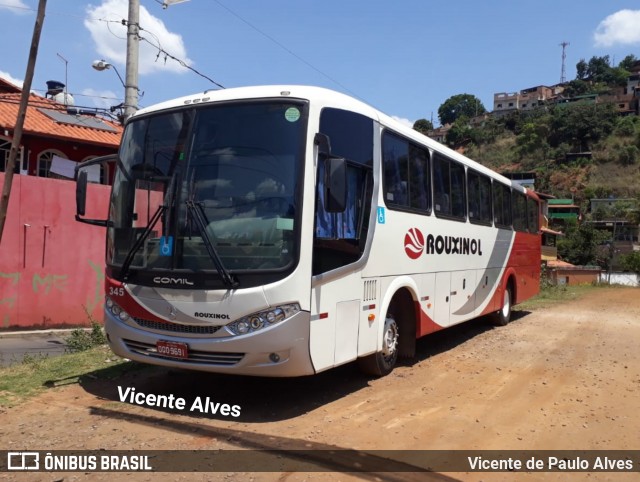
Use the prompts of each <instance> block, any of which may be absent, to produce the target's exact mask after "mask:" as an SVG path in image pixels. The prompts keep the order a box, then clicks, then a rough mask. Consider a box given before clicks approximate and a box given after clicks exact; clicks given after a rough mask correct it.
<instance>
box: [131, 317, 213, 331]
mask: <svg viewBox="0 0 640 482" xmlns="http://www.w3.org/2000/svg"><path fill="white" fill-rule="evenodd" d="M131 319H132V320H133V321H134V322H135V323H136V324H137V325H138V326H140V327H142V328H147V329H149V330H155V331H168V332H171V333H185V334H189V335H213V334H214V333H216V332H217V331H218V330H219V329H220V328H222V327H221V326H211V325H182V324H180V323H171V322H169V321H167V322H160V321H151V320H145V319H144V318H137V317H132V318H131Z"/></svg>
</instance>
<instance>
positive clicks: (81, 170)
mask: <svg viewBox="0 0 640 482" xmlns="http://www.w3.org/2000/svg"><path fill="white" fill-rule="evenodd" d="M117 158H118V156H117V154H111V155H108V156H102V157H97V158H95V159H90V160H88V161H85V162H81V163H80V164H78V165H77V166H76V168H75V179H76V221H78V222H81V223H85V224H92V225H94V226H102V227H106V226H107V225H108V221H107V220H106V219H85V218H83V217H82V216H84V215H85V213H86V208H87V193H88V189H89V187H88V186H89V171H90V170H91V169H90V168H91V167H92V166H98V165H100V164H108V163H115V161H116V159H117ZM105 172H106V169H105ZM94 178H95V179H98V178H99V174H96V175H95V176H94Z"/></svg>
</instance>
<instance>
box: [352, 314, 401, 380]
mask: <svg viewBox="0 0 640 482" xmlns="http://www.w3.org/2000/svg"><path fill="white" fill-rule="evenodd" d="M399 338H400V330H399V328H398V324H397V323H396V320H395V319H394V318H393V316H390V315H387V317H386V319H385V320H384V330H383V332H382V350H381V351H379V352H377V353H373V354H372V355H368V356H366V357H363V358H359V359H358V363H359V365H360V369H361V370H362V371H363V372H364V373H366V374H367V375H373V376H376V377H383V376H385V375H388V374H389V373H391V371H392V370H393V368H394V367H395V366H396V362H397V361H398V346H399V345H398V340H399Z"/></svg>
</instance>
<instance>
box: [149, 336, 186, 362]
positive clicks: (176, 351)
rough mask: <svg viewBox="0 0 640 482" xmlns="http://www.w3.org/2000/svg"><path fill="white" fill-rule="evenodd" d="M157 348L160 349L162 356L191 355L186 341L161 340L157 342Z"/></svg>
mask: <svg viewBox="0 0 640 482" xmlns="http://www.w3.org/2000/svg"><path fill="white" fill-rule="evenodd" d="M156 350H157V351H158V355H162V356H170V357H172V358H188V357H189V348H188V347H187V344H186V343H177V342H175V341H164V340H159V341H157V342H156Z"/></svg>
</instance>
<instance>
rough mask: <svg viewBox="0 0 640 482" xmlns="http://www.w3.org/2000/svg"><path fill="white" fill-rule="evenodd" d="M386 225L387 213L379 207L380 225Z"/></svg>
mask: <svg viewBox="0 0 640 482" xmlns="http://www.w3.org/2000/svg"><path fill="white" fill-rule="evenodd" d="M384 223H385V211H384V208H383V207H382V206H378V224H384Z"/></svg>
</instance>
